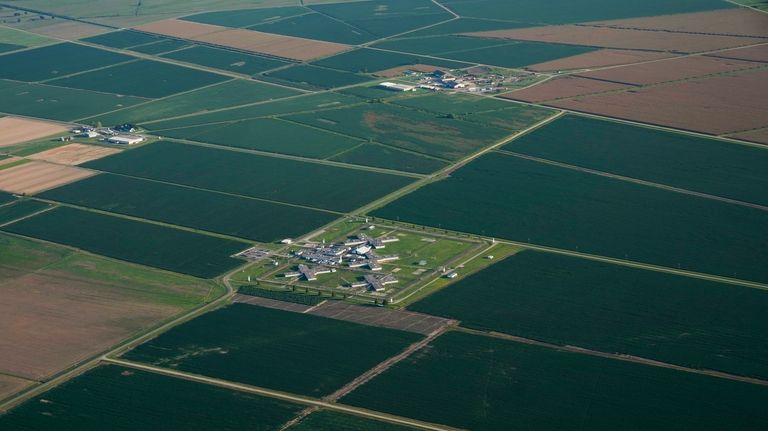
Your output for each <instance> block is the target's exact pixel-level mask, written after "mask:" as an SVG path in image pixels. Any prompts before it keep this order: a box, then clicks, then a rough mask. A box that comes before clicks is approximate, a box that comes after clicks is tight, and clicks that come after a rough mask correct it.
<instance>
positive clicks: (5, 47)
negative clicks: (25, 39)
mask: <svg viewBox="0 0 768 431" xmlns="http://www.w3.org/2000/svg"><path fill="white" fill-rule="evenodd" d="M22 48H26V47H25V46H24V45H16V44H13V43H0V53H3V52H9V51H15V50H17V49H22Z"/></svg>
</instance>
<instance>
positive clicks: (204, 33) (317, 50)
mask: <svg viewBox="0 0 768 431" xmlns="http://www.w3.org/2000/svg"><path fill="white" fill-rule="evenodd" d="M136 29H137V30H141V31H146V32H150V33H156V34H162V35H166V36H171V37H179V38H183V39H191V40H195V41H199V42H204V43H208V44H212V45H219V46H225V47H229V48H236V49H241V50H244V51H250V52H254V53H260V54H267V55H272V56H276V57H284V58H290V59H294V60H302V61H304V60H312V59H314V58H319V57H327V56H329V55H333V54H336V53H339V52H342V51H346V50H348V49H349V48H350V46H349V45H343V44H339V43H332V42H321V41H317V40H312V39H304V38H301V37H292V36H283V35H277V34H271V33H263V32H260V31H253V30H245V29H230V28H228V27H222V26H218V25H210V24H199V23H195V22H189V21H181V20H174V19H170V20H164V21H158V22H155V23H151V24H146V25H142V26H139V27H136Z"/></svg>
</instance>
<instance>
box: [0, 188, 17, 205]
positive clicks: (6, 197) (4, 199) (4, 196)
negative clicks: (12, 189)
mask: <svg viewBox="0 0 768 431" xmlns="http://www.w3.org/2000/svg"><path fill="white" fill-rule="evenodd" d="M14 199H16V198H14V197H13V195H12V194H10V193H6V192H2V191H0V205H3V204H7V203H8V202H11V201H13V200H14Z"/></svg>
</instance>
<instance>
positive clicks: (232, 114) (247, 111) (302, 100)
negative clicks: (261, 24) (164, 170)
mask: <svg viewBox="0 0 768 431" xmlns="http://www.w3.org/2000/svg"><path fill="white" fill-rule="evenodd" d="M288 91H291V90H288ZM360 102H361V100H360V98H358V97H354V96H348V95H344V94H339V93H330V92H329V93H319V94H308V95H306V96H301V97H297V98H292V99H290V100H282V101H281V100H276V101H274V102H270V103H261V104H255V105H251V106H243V107H240V108H233V109H229V110H226V111H220V112H212V113H208V114H200V115H194V116H190V117H186V118H179V119H177V120H168V121H162V122H157V123H152V124H147V125H146V127H148V128H149V129H152V130H164V129H172V128H177V127H189V126H196V125H200V124H209V123H216V122H222V121H237V120H247V119H250V118H258V117H267V116H270V115H281V114H289V113H293V112H302V111H316V110H323V109H334V108H338V107H341V106H344V105H351V104H353V103H360Z"/></svg>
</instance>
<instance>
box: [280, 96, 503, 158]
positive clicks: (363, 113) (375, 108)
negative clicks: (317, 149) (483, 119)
mask: <svg viewBox="0 0 768 431" xmlns="http://www.w3.org/2000/svg"><path fill="white" fill-rule="evenodd" d="M288 118H289V119H291V120H294V121H298V122H301V123H305V124H309V125H311V126H314V127H320V128H324V129H328V130H333V131H336V132H340V133H344V134H348V135H352V136H357V137H359V138H362V139H370V140H375V141H378V142H382V143H385V144H389V145H393V146H395V147H399V148H403V149H406V150H411V151H415V152H417V153H423V154H428V155H431V156H435V157H440V158H443V159H446V160H456V159H459V158H461V157H462V156H465V155H467V154H470V153H472V152H473V151H476V150H478V149H480V148H482V147H484V146H486V145H490V144H492V143H494V142H496V141H498V140H500V139H502V138H504V137H505V136H507V135H508V134H509V132H508V131H506V130H502V129H498V128H496V127H492V126H485V127H479V126H478V125H476V124H472V123H469V122H466V121H462V120H460V119H452V118H447V117H446V116H442V115H436V114H432V113H426V112H421V111H414V110H410V109H406V108H402V107H397V106H393V105H390V104H385V103H369V104H364V105H359V106H355V107H352V108H347V109H336V110H331V111H324V112H319V113H316V114H303V115H295V116H290V117H288Z"/></svg>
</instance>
